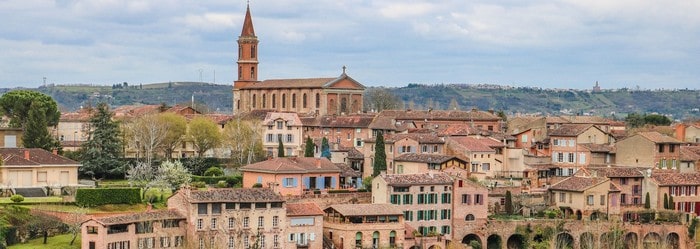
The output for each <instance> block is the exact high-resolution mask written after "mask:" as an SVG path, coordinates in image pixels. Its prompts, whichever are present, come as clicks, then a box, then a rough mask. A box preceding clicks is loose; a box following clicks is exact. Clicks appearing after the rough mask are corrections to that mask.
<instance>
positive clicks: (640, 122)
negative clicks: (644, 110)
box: [625, 113, 644, 128]
mask: <svg viewBox="0 0 700 249" xmlns="http://www.w3.org/2000/svg"><path fill="white" fill-rule="evenodd" d="M625 124H627V127H629V128H638V127H642V126H644V116H642V115H639V114H638V113H630V114H627V117H626V118H625Z"/></svg>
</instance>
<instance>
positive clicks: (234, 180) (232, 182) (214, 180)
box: [192, 175, 243, 186]
mask: <svg viewBox="0 0 700 249" xmlns="http://www.w3.org/2000/svg"><path fill="white" fill-rule="evenodd" d="M192 181H193V182H204V183H206V184H218V183H219V182H220V181H226V183H227V184H228V185H229V186H236V185H238V184H240V183H241V182H243V176H241V175H233V176H192Z"/></svg>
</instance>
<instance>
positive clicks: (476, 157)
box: [446, 137, 505, 179]
mask: <svg viewBox="0 0 700 249" xmlns="http://www.w3.org/2000/svg"><path fill="white" fill-rule="evenodd" d="M504 146H505V145H504V144H503V143H501V142H499V141H496V140H494V139H492V138H488V137H450V138H448V139H447V153H446V154H448V155H454V156H458V157H461V158H465V159H466V160H468V161H469V167H468V169H469V172H470V173H471V175H472V176H476V177H478V178H479V179H485V178H493V177H494V176H496V175H497V173H500V172H501V171H502V170H503V161H504V157H503V147H504Z"/></svg>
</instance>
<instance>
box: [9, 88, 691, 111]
mask: <svg viewBox="0 0 700 249" xmlns="http://www.w3.org/2000/svg"><path fill="white" fill-rule="evenodd" d="M371 89H372V88H370V89H368V90H371ZM9 90H11V89H0V93H4V92H7V91H9ZM34 90H38V91H40V92H43V93H46V94H48V95H50V96H52V97H53V98H54V99H56V101H57V102H58V103H59V105H60V106H61V107H62V109H63V110H64V111H74V110H76V109H78V108H80V106H83V105H88V104H91V103H93V104H94V103H97V102H101V101H106V102H108V103H110V104H112V105H113V106H120V105H130V104H161V103H166V104H168V105H174V104H177V103H188V104H189V103H190V101H191V100H192V96H193V95H194V100H195V102H198V103H202V104H205V105H206V106H209V107H210V110H211V111H217V110H218V112H222V113H230V112H231V106H232V92H231V85H215V84H210V83H201V82H166V83H155V84H145V85H132V86H124V85H121V84H117V85H115V86H92V85H56V86H52V85H49V86H46V87H39V88H37V89H34ZM390 91H391V92H392V93H393V94H395V95H396V96H397V97H398V98H399V99H401V100H402V102H403V104H404V107H405V108H413V109H427V108H433V109H448V108H449V109H453V108H455V107H456V108H458V109H462V110H467V109H471V108H474V107H476V108H478V109H481V110H488V109H494V110H503V111H505V112H506V113H509V114H514V113H546V114H591V115H600V116H613V115H614V116H617V117H624V116H625V115H627V113H630V112H638V113H660V114H665V115H672V117H673V119H684V118H698V117H700V112H698V108H700V90H655V91H651V90H642V91H640V90H630V89H616V90H603V91H601V92H595V93H594V92H591V91H584V90H561V89H557V90H554V89H541V88H531V87H504V86H498V85H464V84H451V85H419V84H408V85H407V86H405V87H399V88H391V89H390Z"/></svg>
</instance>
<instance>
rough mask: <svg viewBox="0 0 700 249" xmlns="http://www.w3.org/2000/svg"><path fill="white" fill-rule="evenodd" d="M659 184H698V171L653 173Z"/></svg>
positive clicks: (699, 181) (699, 178)
mask: <svg viewBox="0 0 700 249" xmlns="http://www.w3.org/2000/svg"><path fill="white" fill-rule="evenodd" d="M651 177H652V178H654V180H655V181H656V182H657V183H659V186H678V185H700V173H654V174H652V175H651Z"/></svg>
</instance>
